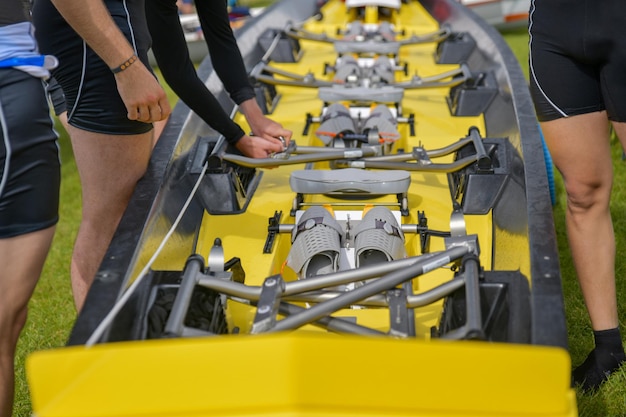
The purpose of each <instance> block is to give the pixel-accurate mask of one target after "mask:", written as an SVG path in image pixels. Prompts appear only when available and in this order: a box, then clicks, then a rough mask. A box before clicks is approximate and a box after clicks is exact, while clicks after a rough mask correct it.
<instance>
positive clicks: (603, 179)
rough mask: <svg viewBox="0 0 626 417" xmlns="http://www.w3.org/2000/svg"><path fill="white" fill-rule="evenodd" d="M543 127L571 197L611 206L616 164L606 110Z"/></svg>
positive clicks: (556, 121)
mask: <svg viewBox="0 0 626 417" xmlns="http://www.w3.org/2000/svg"><path fill="white" fill-rule="evenodd" d="M541 128H542V131H543V134H544V137H545V139H546V143H547V145H548V148H549V149H550V154H551V156H552V160H553V161H554V164H555V165H556V167H557V168H558V170H559V171H560V172H561V174H562V176H563V180H564V183H565V188H566V190H567V193H568V196H569V198H570V199H573V200H575V201H578V202H579V203H581V204H588V203H589V202H590V201H596V202H598V201H601V202H602V203H603V204H605V205H606V206H607V207H608V202H609V199H610V193H611V185H612V179H613V167H612V163H611V148H610V141H609V122H608V119H607V116H606V112H595V113H588V114H583V115H577V116H572V117H567V118H561V119H558V120H552V121H549V122H543V123H541Z"/></svg>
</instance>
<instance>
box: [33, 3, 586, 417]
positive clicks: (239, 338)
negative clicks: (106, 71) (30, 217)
mask: <svg viewBox="0 0 626 417" xmlns="http://www.w3.org/2000/svg"><path fill="white" fill-rule="evenodd" d="M237 33H238V35H237V36H238V42H239V44H240V48H241V51H242V53H243V56H244V61H245V63H246V65H247V67H248V68H249V70H250V78H251V80H252V81H253V83H254V86H255V91H256V92H257V98H258V101H259V104H260V105H261V107H262V108H263V109H264V111H266V113H267V114H268V115H270V117H271V118H272V119H274V120H276V121H278V122H280V123H281V124H283V126H285V127H286V128H288V129H290V130H292V131H293V132H294V137H293V140H292V142H291V143H290V144H289V146H285V149H284V151H283V152H281V153H277V154H274V155H271V156H270V157H268V158H267V159H250V158H246V157H244V156H242V155H238V154H236V153H234V152H231V150H230V149H228V147H227V146H226V144H225V142H224V141H223V138H222V137H220V136H219V135H218V134H217V133H216V132H215V131H213V130H212V129H211V128H210V127H209V126H207V125H206V124H205V123H204V122H202V121H201V120H200V119H199V118H198V117H197V116H196V115H194V114H193V113H191V112H190V111H189V109H188V108H187V107H186V106H185V105H184V104H183V103H179V104H178V106H177V107H176V108H175V110H174V113H173V115H172V118H171V120H170V122H169V123H168V126H167V127H166V129H165V131H164V134H163V136H162V138H161V140H160V142H159V144H158V145H157V147H156V149H155V152H154V155H153V157H152V161H151V165H150V168H149V171H148V173H147V174H146V176H145V177H144V179H143V180H142V181H141V182H140V183H139V184H138V186H137V190H136V192H135V194H134V196H133V199H132V202H131V205H130V207H129V209H128V211H127V212H126V214H125V216H124V218H123V220H122V222H121V224H120V226H119V229H118V231H117V233H116V235H115V237H114V239H113V242H112V244H111V246H110V248H109V250H108V252H107V255H106V257H105V260H104V261H103V263H102V266H101V268H100V270H99V272H98V274H97V276H96V280H95V282H94V285H93V287H92V289H91V291H90V293H89V295H88V298H87V301H86V303H85V306H84V308H83V310H82V311H81V313H80V315H79V317H78V319H77V321H76V324H75V326H74V328H73V330H72V334H71V337H70V340H69V342H68V346H66V347H63V348H59V349H53V350H48V351H41V352H37V353H34V354H33V355H31V356H30V357H29V358H28V362H27V371H28V379H29V384H30V389H31V393H32V403H33V410H34V414H35V415H37V416H38V417H52V416H64V417H72V416H77V417H78V416H80V417H91V416H117V417H119V416H177V417H180V416H190V417H191V416H270V415H271V416H318V415H324V416H356V415H360V416H383V415H384V416H428V417H435V416H437V417H443V416H450V417H451V416H468V417H469V416H471V417H478V416H484V417H487V416H498V417H504V416H509V417H522V416H537V417H539V416H546V417H547V416H550V417H557V416H558V417H573V416H576V415H577V410H576V403H575V395H574V391H573V389H572V388H571V385H570V359H569V355H568V353H567V349H566V348H567V346H566V331H565V319H564V311H563V300H562V295H561V283H560V272H559V266H558V254H557V251H556V240H555V233H554V225H553V222H552V213H551V201H550V192H549V181H548V175H547V169H546V162H545V160H544V154H543V146H542V142H541V137H540V133H539V130H538V126H537V122H536V120H535V117H534V112H533V109H532V105H531V101H530V97H529V93H528V91H527V88H526V83H525V80H524V77H523V75H522V72H521V70H520V68H519V66H518V64H517V61H516V60H515V57H514V56H513V55H512V53H511V51H510V50H509V49H508V48H507V46H506V44H505V43H504V41H503V40H502V38H501V37H500V35H499V34H498V33H497V32H496V31H495V30H494V29H493V28H491V27H489V26H488V25H487V24H486V23H484V22H483V21H482V20H477V18H475V17H474V15H473V14H471V13H467V10H466V9H465V8H464V6H462V5H460V4H459V3H457V2H456V1H453V0H448V1H446V0H422V1H412V0H411V1H400V0H345V1H339V0H330V1H327V2H319V1H317V0H284V1H280V2H277V3H276V4H274V5H272V6H270V7H268V8H267V9H266V10H265V11H264V13H263V14H261V15H259V16H257V17H254V18H252V19H251V20H249V21H248V22H247V23H246V25H245V26H244V27H242V28H241V29H240V30H239V31H238V32H237ZM199 73H200V75H201V77H202V78H203V79H204V80H206V84H207V86H209V88H211V90H212V91H213V92H214V93H215V95H216V96H217V97H218V98H219V99H220V101H221V103H223V106H224V108H225V109H226V110H227V111H229V112H232V114H233V117H234V119H235V120H236V121H237V122H238V123H240V124H241V125H242V126H245V123H246V122H245V119H244V118H243V117H242V115H241V114H239V113H238V112H237V109H236V108H234V106H233V104H232V102H230V101H229V99H228V98H227V95H226V93H225V92H224V90H223V87H222V86H221V84H220V82H219V80H218V78H217V76H216V75H215V73H214V72H213V68H212V65H211V62H210V60H205V61H204V62H203V63H202V65H201V67H200V68H199Z"/></svg>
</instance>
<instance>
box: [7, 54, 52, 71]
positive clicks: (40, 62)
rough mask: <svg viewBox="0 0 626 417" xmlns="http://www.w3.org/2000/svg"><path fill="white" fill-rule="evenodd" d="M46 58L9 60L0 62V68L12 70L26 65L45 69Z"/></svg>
mask: <svg viewBox="0 0 626 417" xmlns="http://www.w3.org/2000/svg"><path fill="white" fill-rule="evenodd" d="M45 58H46V57H45V55H37V56H29V57H23V58H20V57H17V58H7V59H3V60H1V61H0V68H12V67H20V66H24V65H30V66H34V67H43V66H44V63H45Z"/></svg>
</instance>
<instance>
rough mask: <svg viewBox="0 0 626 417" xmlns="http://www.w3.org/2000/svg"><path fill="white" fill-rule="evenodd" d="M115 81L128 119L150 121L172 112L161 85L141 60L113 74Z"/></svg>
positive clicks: (162, 118) (165, 116)
mask: <svg viewBox="0 0 626 417" xmlns="http://www.w3.org/2000/svg"><path fill="white" fill-rule="evenodd" d="M115 81H116V82H117V90H118V92H119V93H120V97H121V98H122V101H124V104H125V105H126V110H128V118H129V119H130V120H138V121H140V122H145V123H152V122H157V121H159V120H165V119H166V118H167V117H168V116H169V115H170V113H171V112H172V110H171V108H170V104H169V102H168V101H167V95H166V94H165V91H164V90H163V87H161V85H160V84H159V82H158V81H157V79H156V78H155V77H154V75H152V74H151V73H150V71H148V69H147V68H146V67H145V66H144V65H143V64H142V63H141V62H136V63H134V64H133V65H131V66H130V67H128V68H127V69H125V70H124V71H122V72H119V73H117V74H115Z"/></svg>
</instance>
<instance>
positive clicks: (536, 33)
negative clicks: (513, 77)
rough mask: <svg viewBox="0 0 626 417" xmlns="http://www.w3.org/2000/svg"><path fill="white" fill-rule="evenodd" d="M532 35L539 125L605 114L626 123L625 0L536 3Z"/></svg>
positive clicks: (537, 0)
mask: <svg viewBox="0 0 626 417" xmlns="http://www.w3.org/2000/svg"><path fill="white" fill-rule="evenodd" d="M529 33H530V57H529V64H530V88H531V93H532V97H533V101H534V103H535V109H536V111H537V116H538V118H539V120H540V121H549V120H554V119H558V118H561V117H567V116H573V115H578V114H585V113H591V112H596V111H602V110H606V111H607V114H608V116H609V119H611V120H613V121H617V122H626V3H624V0H533V2H532V5H531V9H530V22H529Z"/></svg>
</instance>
